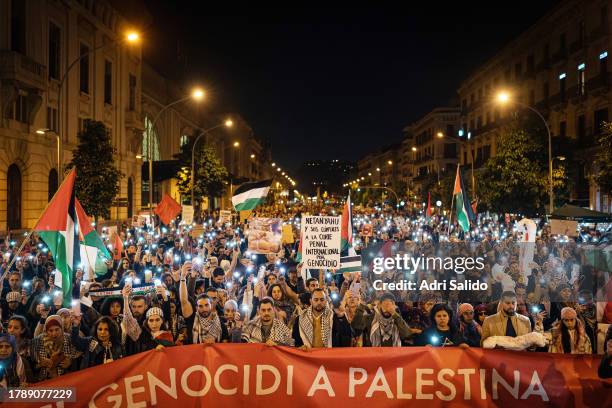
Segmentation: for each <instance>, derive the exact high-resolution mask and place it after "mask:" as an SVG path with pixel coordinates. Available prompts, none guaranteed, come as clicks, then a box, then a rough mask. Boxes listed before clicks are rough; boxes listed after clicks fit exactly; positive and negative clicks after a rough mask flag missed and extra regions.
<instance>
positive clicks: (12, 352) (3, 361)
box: [0, 333, 28, 389]
mask: <svg viewBox="0 0 612 408" xmlns="http://www.w3.org/2000/svg"><path fill="white" fill-rule="evenodd" d="M27 385H28V381H27V378H26V368H25V365H24V363H23V360H22V358H21V356H20V355H19V353H18V352H17V343H16V341H15V337H14V336H13V335H12V334H8V333H0V389H7V388H21V387H26V386H27Z"/></svg>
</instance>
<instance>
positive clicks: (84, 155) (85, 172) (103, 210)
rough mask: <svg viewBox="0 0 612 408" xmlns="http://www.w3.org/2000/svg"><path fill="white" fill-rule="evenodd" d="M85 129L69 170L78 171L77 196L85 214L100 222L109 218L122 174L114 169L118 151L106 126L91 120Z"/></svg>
mask: <svg viewBox="0 0 612 408" xmlns="http://www.w3.org/2000/svg"><path fill="white" fill-rule="evenodd" d="M84 125H85V127H84V130H83V131H82V132H79V134H78V140H79V144H78V146H77V148H76V150H75V151H74V152H73V156H72V160H71V161H70V163H69V164H68V169H71V168H73V167H74V168H76V174H77V177H76V182H75V189H76V195H77V197H78V199H79V201H80V202H81V204H82V205H83V208H84V209H85V212H86V213H87V214H89V215H90V216H93V217H94V218H95V220H96V222H97V220H98V218H100V217H103V218H110V205H111V202H112V200H113V199H114V198H115V197H116V196H117V194H118V193H119V180H120V179H121V177H123V174H122V173H121V171H119V170H118V169H117V168H116V167H115V154H116V149H115V148H114V147H113V145H112V142H111V137H110V133H109V132H108V130H107V129H106V126H104V124H103V123H102V122H98V121H94V120H89V119H88V120H86V121H85V123H84Z"/></svg>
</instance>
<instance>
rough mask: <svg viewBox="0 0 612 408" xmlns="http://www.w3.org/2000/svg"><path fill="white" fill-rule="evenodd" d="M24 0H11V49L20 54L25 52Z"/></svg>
mask: <svg viewBox="0 0 612 408" xmlns="http://www.w3.org/2000/svg"><path fill="white" fill-rule="evenodd" d="M25 21H26V18H25V1H23V0H12V1H11V50H13V51H15V52H19V53H21V54H25V53H26V49H25V33H26V26H25V25H26V24H25Z"/></svg>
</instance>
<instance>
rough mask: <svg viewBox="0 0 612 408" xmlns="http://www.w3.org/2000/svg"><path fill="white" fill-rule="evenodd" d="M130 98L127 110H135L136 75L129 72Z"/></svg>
mask: <svg viewBox="0 0 612 408" xmlns="http://www.w3.org/2000/svg"><path fill="white" fill-rule="evenodd" d="M129 81H130V99H129V110H131V111H134V110H136V76H135V75H132V74H130V80H129Z"/></svg>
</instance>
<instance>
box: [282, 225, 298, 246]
mask: <svg viewBox="0 0 612 408" xmlns="http://www.w3.org/2000/svg"><path fill="white" fill-rule="evenodd" d="M294 242H295V238H294V237H293V227H292V226H291V225H289V224H285V225H283V244H293V243H294Z"/></svg>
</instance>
